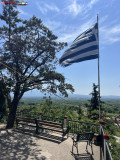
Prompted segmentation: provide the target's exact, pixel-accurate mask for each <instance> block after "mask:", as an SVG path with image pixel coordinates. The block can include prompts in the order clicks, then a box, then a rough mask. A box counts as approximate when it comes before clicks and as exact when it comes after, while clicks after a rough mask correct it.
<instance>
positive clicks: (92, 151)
mask: <svg viewBox="0 0 120 160" xmlns="http://www.w3.org/2000/svg"><path fill="white" fill-rule="evenodd" d="M91 151H92V155H93V147H92V142H91Z"/></svg>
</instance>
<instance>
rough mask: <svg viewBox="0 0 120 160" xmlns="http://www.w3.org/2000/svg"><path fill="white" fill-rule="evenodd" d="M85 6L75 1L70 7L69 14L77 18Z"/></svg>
mask: <svg viewBox="0 0 120 160" xmlns="http://www.w3.org/2000/svg"><path fill="white" fill-rule="evenodd" d="M83 8H84V6H83V5H81V4H78V3H77V0H73V3H72V4H70V5H69V6H68V11H69V13H72V14H74V15H75V16H76V15H78V14H79V13H81V12H82V10H83Z"/></svg>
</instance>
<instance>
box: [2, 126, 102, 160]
mask: <svg viewBox="0 0 120 160" xmlns="http://www.w3.org/2000/svg"><path fill="white" fill-rule="evenodd" d="M51 138H53V139H51ZM78 148H79V155H77V152H76V148H74V154H72V152H71V151H72V139H71V137H69V138H68V139H67V138H65V139H64V141H63V142H61V136H60V135H59V136H58V135H57V134H54V133H53V137H52V136H49V134H48V133H44V134H41V135H36V134H35V133H34V132H32V131H31V132H30V131H29V132H25V131H24V132H23V131H22V130H17V129H15V130H3V131H1V132H0V160H90V159H91V160H99V159H100V148H99V147H98V146H95V145H93V152H94V155H93V156H91V154H90V153H91V148H90V146H88V152H89V154H88V153H87V152H86V142H80V143H79V145H78Z"/></svg>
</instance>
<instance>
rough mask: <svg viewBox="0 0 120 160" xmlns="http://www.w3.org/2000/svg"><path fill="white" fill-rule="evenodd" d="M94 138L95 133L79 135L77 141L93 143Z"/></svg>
mask: <svg viewBox="0 0 120 160" xmlns="http://www.w3.org/2000/svg"><path fill="white" fill-rule="evenodd" d="M93 137H94V133H78V134H77V141H81V140H89V141H92V139H93Z"/></svg>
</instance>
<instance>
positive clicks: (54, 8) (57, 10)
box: [45, 4, 60, 12]
mask: <svg viewBox="0 0 120 160" xmlns="http://www.w3.org/2000/svg"><path fill="white" fill-rule="evenodd" d="M45 7H46V8H47V9H48V10H51V11H56V12H59V11H60V10H59V8H58V7H57V6H56V5H55V4H52V5H48V4H45Z"/></svg>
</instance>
